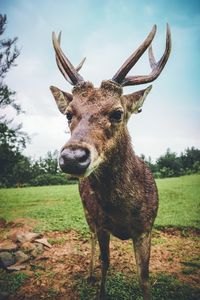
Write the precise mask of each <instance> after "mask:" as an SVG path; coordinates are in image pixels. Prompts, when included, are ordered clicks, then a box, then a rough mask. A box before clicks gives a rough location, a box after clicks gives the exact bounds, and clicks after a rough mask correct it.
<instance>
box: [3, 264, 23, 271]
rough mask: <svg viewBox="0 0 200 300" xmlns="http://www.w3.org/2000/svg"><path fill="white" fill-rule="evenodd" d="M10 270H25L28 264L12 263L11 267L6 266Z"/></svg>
mask: <svg viewBox="0 0 200 300" xmlns="http://www.w3.org/2000/svg"><path fill="white" fill-rule="evenodd" d="M6 269H7V270H8V271H21V270H25V269H26V266H25V265H18V264H15V265H12V266H10V267H7V268H6Z"/></svg>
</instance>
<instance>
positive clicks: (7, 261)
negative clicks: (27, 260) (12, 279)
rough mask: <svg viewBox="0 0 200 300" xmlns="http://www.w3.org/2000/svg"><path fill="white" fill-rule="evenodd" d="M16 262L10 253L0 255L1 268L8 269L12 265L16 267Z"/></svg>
mask: <svg viewBox="0 0 200 300" xmlns="http://www.w3.org/2000/svg"><path fill="white" fill-rule="evenodd" d="M15 262H16V260H15V258H14V256H13V255H12V254H11V253H9V252H1V253H0V267H2V268H7V267H9V266H11V265H14V264H15Z"/></svg>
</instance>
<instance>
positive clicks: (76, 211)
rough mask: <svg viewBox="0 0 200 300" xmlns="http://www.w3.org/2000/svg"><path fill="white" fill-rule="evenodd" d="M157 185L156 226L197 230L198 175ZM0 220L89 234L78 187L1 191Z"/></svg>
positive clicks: (198, 210) (172, 179) (43, 229)
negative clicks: (24, 220) (35, 222)
mask: <svg viewBox="0 0 200 300" xmlns="http://www.w3.org/2000/svg"><path fill="white" fill-rule="evenodd" d="M157 185H158V190H159V198H160V206H159V211H158V217H157V219H156V223H155V225H156V226H157V227H162V226H175V227H182V228H183V227H195V228H200V222H199V214H200V175H190V176H183V177H179V178H169V179H159V180H157ZM0 217H4V218H6V219H7V220H14V219H16V218H33V219H36V220H38V225H37V228H36V230H39V231H48V230H64V229H72V228H73V229H75V230H78V231H81V232H82V233H85V232H87V230H88V229H87V224H86V221H85V217H84V213H83V209H82V204H81V201H80V197H79V194H78V187H77V185H67V186H45V187H27V188H11V189H0Z"/></svg>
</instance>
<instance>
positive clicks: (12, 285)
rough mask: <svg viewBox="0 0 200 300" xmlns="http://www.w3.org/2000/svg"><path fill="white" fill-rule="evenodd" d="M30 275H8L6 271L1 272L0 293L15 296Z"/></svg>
mask: <svg viewBox="0 0 200 300" xmlns="http://www.w3.org/2000/svg"><path fill="white" fill-rule="evenodd" d="M27 278H28V275H26V274H24V273H13V274H6V273H5V271H0V291H1V293H2V292H4V293H9V294H14V293H15V292H16V291H17V290H18V289H19V288H20V286H21V285H23V284H24V282H25V280H26V279H27Z"/></svg>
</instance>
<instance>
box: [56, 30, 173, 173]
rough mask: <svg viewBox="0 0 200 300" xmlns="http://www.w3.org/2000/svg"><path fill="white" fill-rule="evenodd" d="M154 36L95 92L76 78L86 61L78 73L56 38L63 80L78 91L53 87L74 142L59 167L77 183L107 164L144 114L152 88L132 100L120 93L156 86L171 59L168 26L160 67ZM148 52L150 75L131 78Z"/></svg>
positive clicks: (65, 148)
mask: <svg viewBox="0 0 200 300" xmlns="http://www.w3.org/2000/svg"><path fill="white" fill-rule="evenodd" d="M155 33H156V25H154V26H153V28H152V30H151V32H150V33H149V35H148V36H147V38H146V39H145V40H144V42H143V43H142V44H141V45H140V47H139V48H138V49H137V50H136V51H135V52H134V53H133V54H132V55H131V56H130V57H129V58H128V59H127V60H126V61H125V63H124V64H123V65H122V67H121V68H120V69H119V70H118V71H117V73H116V74H115V75H114V76H113V78H112V79H111V80H106V81H102V83H101V86H100V87H99V88H94V86H93V84H92V83H90V82H88V81H84V79H83V77H82V76H81V75H80V74H79V73H78V72H79V70H80V68H81V67H82V65H83V63H84V60H85V59H84V60H83V61H82V62H81V63H80V64H79V66H78V67H77V68H75V67H74V66H73V65H72V64H71V62H70V61H69V60H68V58H67V57H66V56H65V55H64V53H63V52H62V50H61V47H60V41H61V34H59V36H58V38H56V35H55V33H54V32H53V35H52V39H53V46H54V49H55V54H56V62H57V65H58V68H59V69H60V71H61V73H62V74H63V76H64V77H65V79H66V80H67V81H68V82H69V83H70V84H72V85H73V86H74V88H73V90H72V93H71V94H70V93H67V92H64V91H61V90H60V89H58V88H57V87H54V86H51V87H50V89H51V92H52V94H53V96H54V98H55V100H56V103H57V106H58V108H59V110H60V112H61V113H62V114H64V115H66V118H67V120H68V124H69V128H70V131H71V138H70V139H69V140H68V142H67V143H66V144H65V145H64V146H63V147H62V149H61V152H60V158H59V163H60V167H61V169H62V171H64V172H66V173H69V174H71V175H74V176H77V177H85V176H88V175H89V174H90V173H91V172H93V171H94V170H95V169H96V168H97V167H98V166H99V165H100V164H101V163H102V162H105V161H106V159H107V158H108V157H109V153H111V152H112V149H113V148H114V147H116V146H117V144H119V143H120V141H122V139H123V137H124V136H125V135H126V136H127V135H128V132H127V127H126V123H127V121H128V119H129V117H130V115H131V114H133V113H138V112H140V111H141V107H142V105H143V102H144V100H145V98H146V96H147V94H148V93H149V91H150V90H151V88H152V86H151V85H150V86H149V87H147V88H145V89H143V90H139V91H137V92H134V93H131V94H128V95H123V94H122V88H123V87H124V86H130V85H139V84H144V83H149V82H152V81H154V80H155V79H156V78H157V77H158V76H159V75H160V73H161V71H162V70H163V68H164V66H165V64H166V62H167V60H168V58H169V54H170V50H171V34H170V29H169V26H168V25H167V34H166V48H165V52H164V54H163V56H162V57H161V59H160V60H159V61H158V62H156V60H155V58H154V55H153V50H152V46H151V43H152V40H153V38H154V36H155ZM147 48H148V50H149V62H150V66H151V69H152V71H151V73H150V74H148V75H144V76H127V74H128V72H129V71H130V70H131V69H132V67H133V66H134V65H135V64H136V63H137V61H138V60H139V58H140V57H141V56H142V54H143V53H144V52H145V50H146V49H147Z"/></svg>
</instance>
